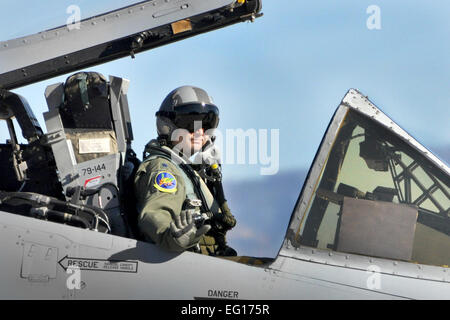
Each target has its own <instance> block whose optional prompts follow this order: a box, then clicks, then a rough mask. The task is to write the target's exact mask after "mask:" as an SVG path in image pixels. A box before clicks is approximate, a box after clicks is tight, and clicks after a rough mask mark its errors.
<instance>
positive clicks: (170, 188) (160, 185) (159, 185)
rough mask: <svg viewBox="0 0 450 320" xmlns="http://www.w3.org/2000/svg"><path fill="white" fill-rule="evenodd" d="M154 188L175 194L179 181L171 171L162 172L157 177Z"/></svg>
mask: <svg viewBox="0 0 450 320" xmlns="http://www.w3.org/2000/svg"><path fill="white" fill-rule="evenodd" d="M154 187H155V188H156V189H158V190H159V191H162V192H168V193H174V192H176V191H177V179H175V177H174V175H173V174H171V173H170V172H169V171H160V172H158V174H157V175H156V178H155V184H154Z"/></svg>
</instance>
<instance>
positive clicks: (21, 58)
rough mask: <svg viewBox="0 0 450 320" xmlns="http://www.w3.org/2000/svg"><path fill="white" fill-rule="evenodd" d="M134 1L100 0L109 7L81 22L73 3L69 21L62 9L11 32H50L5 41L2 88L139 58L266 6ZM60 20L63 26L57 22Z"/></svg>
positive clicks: (211, 0) (255, 1)
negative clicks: (135, 56)
mask: <svg viewBox="0 0 450 320" xmlns="http://www.w3.org/2000/svg"><path fill="white" fill-rule="evenodd" d="M131 2H132V1H125V0H122V1H113V2H111V3H110V4H108V5H107V4H106V1H100V3H103V4H104V6H101V5H100V4H96V5H95V6H93V5H89V7H90V8H91V9H90V10H88V13H89V14H90V15H94V16H92V17H90V18H86V19H82V20H81V21H79V20H77V18H83V17H84V15H83V16H81V14H80V17H78V14H79V13H81V10H82V7H80V6H77V5H73V6H70V5H69V6H67V8H66V9H67V10H66V21H64V18H63V17H64V14H63V15H61V14H60V13H57V14H56V16H52V17H49V18H48V21H47V20H45V19H42V18H39V19H36V20H35V22H33V23H32V24H31V26H32V27H30V29H29V30H28V29H25V30H24V31H19V33H17V34H16V33H14V31H12V32H11V33H10V34H8V33H7V34H6V35H7V36H13V37H15V36H17V35H19V36H20V35H22V34H24V33H28V31H30V32H36V30H39V29H38V28H39V27H42V28H43V29H42V30H46V31H42V32H39V33H34V34H31V35H26V36H23V37H20V38H14V39H11V40H7V41H2V42H0V89H8V90H9V89H14V88H17V87H20V86H24V85H27V84H30V83H34V82H37V81H40V80H44V79H48V78H51V77H55V76H57V75H60V74H64V73H68V72H71V71H75V70H79V69H81V68H86V67H89V66H93V65H97V64H100V63H104V62H107V61H111V60H115V59H118V58H121V57H125V56H128V55H131V56H134V54H136V53H138V52H141V51H144V50H148V49H152V48H155V47H158V46H161V45H164V44H167V43H171V42H174V41H178V40H181V39H184V38H187V37H191V36H194V35H197V34H200V33H203V32H207V31H211V30H214V29H217V28H221V27H224V26H227V25H230V24H234V23H237V22H241V21H246V20H253V19H254V18H255V17H257V16H258V12H259V11H260V9H261V1H260V0H208V1H204V0H182V1H180V0H169V1H167V0H165V1H159V0H152V1H142V2H137V3H135V4H131ZM108 3H109V2H108ZM124 5H125V7H122V8H120V9H114V8H117V6H124ZM33 6H34V5H33ZM25 7H26V6H25ZM33 8H34V10H38V12H43V14H44V16H45V15H46V14H48V13H49V12H50V11H51V12H54V9H53V7H51V9H49V8H50V5H48V6H46V7H44V8H40V7H39V6H35V7H33ZM111 9H113V11H111ZM17 10H20V9H17ZM102 10H106V12H104V11H102ZM58 12H59V11H58ZM67 12H69V13H67ZM100 13H101V14H100ZM35 14H36V13H35ZM44 20H45V21H44ZM6 21H8V19H6ZM53 21H54V22H53ZM61 22H62V25H60V26H59V27H55V26H54V24H56V23H58V24H60V23H61ZM8 24H9V27H8V28H9V29H15V28H14V27H15V24H18V22H17V21H9V23H8ZM48 28H50V29H48ZM19 30H22V29H20V28H19ZM2 38H4V36H3V33H2ZM2 40H3V39H2Z"/></svg>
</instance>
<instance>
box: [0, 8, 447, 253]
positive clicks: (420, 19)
mask: <svg viewBox="0 0 450 320" xmlns="http://www.w3.org/2000/svg"><path fill="white" fill-rule="evenodd" d="M130 2H131V1H125V0H122V1H115V2H114V4H117V6H120V5H123V4H128V3H130ZM23 3H24V1H14V2H13V1H11V7H10V8H11V9H12V10H7V11H8V16H4V15H5V14H6V13H5V12H6V10H5V11H4V12H3V13H0V30H1V31H0V39H1V40H6V39H8V37H10V35H14V36H22V35H24V34H22V33H27V32H29V31H30V30H31V32H35V31H37V29H36V28H39V26H42V27H44V28H50V27H55V26H57V25H61V24H64V23H65V20H66V19H67V17H68V14H67V13H66V12H65V10H66V8H67V6H69V5H70V4H78V5H79V6H80V8H81V14H82V18H86V17H87V16H88V15H90V14H97V13H99V12H100V11H101V8H102V6H103V5H104V4H105V3H108V4H109V5H111V3H112V2H106V1H103V0H102V1H96V2H93V1H59V2H58V4H57V6H56V7H55V5H54V2H51V3H52V5H51V7H52V10H51V13H50V14H48V16H49V17H48V18H45V15H44V14H43V12H44V11H43V10H44V9H43V8H48V7H49V6H47V5H49V3H50V1H38V2H36V1H35V2H33V4H30V1H27V2H26V10H25V11H24V12H21V10H20V9H17V6H20V5H23ZM93 3H95V5H94V4H93ZM370 5H377V6H379V8H380V10H381V11H380V12H381V29H380V30H369V29H368V28H367V26H366V21H367V19H368V18H369V16H370V15H369V14H367V13H366V9H367V8H368V7H369V6H370ZM111 6H112V5H111ZM111 8H112V7H111ZM13 9H16V10H13ZM11 12H16V15H18V14H19V13H22V17H19V16H16V15H11ZM449 12H450V2H449V1H446V0H441V1H437V0H435V1H425V0H421V1H418V0H415V1H414V0H413V1H411V0H409V1H403V0H397V1H392V0H390V1H388V0H385V1H376V0H371V1H362V0H354V1H350V0H340V1H336V0H321V1H292V0H265V1H263V13H264V16H263V17H262V18H260V19H257V20H256V21H255V22H254V23H241V24H237V25H234V26H231V27H227V28H224V29H221V30H217V31H214V32H211V33H207V34H203V35H200V36H197V37H194V38H191V39H187V40H184V41H181V42H177V43H174V44H171V45H168V46H164V47H161V48H157V49H155V50H152V51H148V52H145V53H141V54H138V55H137V56H136V58H135V59H131V58H124V59H121V60H118V61H114V62H111V63H108V64H105V65H102V66H97V67H93V68H90V69H89V70H95V71H98V72H101V73H103V74H104V75H106V76H107V75H116V76H121V77H125V78H127V79H129V80H130V81H131V84H130V90H129V102H130V111H131V117H132V121H133V130H134V135H135V141H134V149H135V151H136V152H137V153H138V155H141V154H142V150H143V147H144V145H145V143H146V142H147V141H148V140H149V139H150V138H152V137H154V136H155V134H156V129H155V120H154V113H155V112H156V111H157V109H158V107H159V105H160V103H161V101H162V99H163V98H164V97H165V96H166V95H167V93H169V92H170V91H171V90H172V89H173V88H175V87H177V86H181V85H185V84H191V85H196V86H199V87H202V88H204V89H206V90H207V91H208V92H209V93H210V95H211V96H212V97H213V98H214V100H215V102H216V104H217V105H218V106H219V108H220V112H221V117H220V118H221V120H220V125H219V127H220V128H222V129H223V130H225V129H238V128H242V129H244V130H247V129H256V130H257V129H267V130H270V129H279V133H280V155H279V158H280V166H279V168H280V172H279V175H278V176H279V177H281V176H283V179H284V178H285V177H288V178H289V174H287V175H286V173H288V172H294V171H295V172H300V171H302V172H304V170H307V168H308V167H309V166H310V164H311V161H312V160H313V157H314V155H315V152H316V149H317V147H318V144H319V143H320V141H321V138H322V135H323V133H324V130H325V129H326V127H327V125H328V122H329V120H330V117H331V116H332V114H333V112H334V110H335V109H336V107H337V106H338V104H339V102H340V100H341V99H342V97H343V96H344V95H345V93H346V92H347V90H348V89H349V88H356V89H359V90H360V91H361V92H362V93H364V94H365V95H368V96H369V98H370V99H371V100H372V101H373V102H374V103H375V104H376V105H377V106H378V107H380V108H381V109H382V110H383V111H384V112H385V113H387V114H388V115H389V116H390V117H392V118H393V119H394V121H396V122H397V123H398V124H399V125H400V126H401V127H403V128H404V129H405V130H406V131H408V132H409V133H410V134H411V135H412V136H414V137H415V138H416V139H417V140H418V141H419V142H421V143H422V144H424V145H425V146H426V147H427V148H429V149H431V150H432V151H434V152H435V153H436V155H437V156H438V157H440V158H441V159H443V160H445V161H447V163H448V162H449V149H450V126H449V119H450V42H449V41H448V39H449V36H450V19H449ZM53 18H55V19H57V22H55V24H52V23H50V21H56V20H53ZM17 19H20V20H21V21H27V23H26V24H23V27H20V28H11V27H8V28H7V26H11V25H14V23H13V22H14V21H16V20H17ZM21 32H22V33H21ZM67 76H68V75H64V76H61V77H58V78H54V79H51V80H48V81H44V82H41V83H37V84H34V85H31V86H28V87H24V88H20V89H17V90H15V92H17V93H19V94H21V95H23V96H25V97H26V98H27V99H28V101H29V103H30V105H31V106H32V107H33V110H34V112H35V113H36V116H37V117H38V119H39V121H40V123H41V125H43V126H44V122H43V118H42V112H44V111H46V108H47V107H46V104H45V100H44V90H45V87H46V86H47V85H49V84H52V83H55V82H61V81H64V80H65V78H66V77H67ZM5 135H6V130H5V129H4V128H3V127H0V138H1V140H3V139H4V138H3V137H4V136H5ZM223 170H224V175H225V179H226V180H228V181H230V183H232V185H233V186H234V188H237V189H238V186H239V185H242V186H243V188H242V192H249V191H245V190H246V189H245V188H247V189H248V184H250V185H251V184H253V183H258V181H259V182H260V183H267V182H268V181H269V182H270V181H271V180H270V179H273V181H275V180H276V179H277V176H274V177H272V178H270V177H262V176H261V175H260V174H259V172H260V166H259V165H227V164H225V165H224V169H223ZM292 177H293V178H292V179H293V180H294V181H291V185H293V186H294V187H293V188H297V190H296V192H297V193H298V192H300V189H301V185H302V182H303V181H302V179H303V178H302V175H301V174H297V175H292ZM236 183H237V184H236ZM230 185H231V184H230ZM269 186H270V183H269ZM236 192H237V191H236V190H233V192H231V193H233V194H236ZM261 192H263V191H261ZM266 192H270V190H268V191H266ZM262 197H264V195H262ZM281 197H282V195H280V198H279V199H278V198H276V199H273V201H274V202H275V203H276V202H277V201H279V202H282V201H283V206H282V207H283V212H282V213H277V212H272V213H269V212H266V213H265V214H268V215H270V214H272V215H277V214H280V215H281V216H282V217H283V219H281V218H280V219H279V220H280V221H279V222H278V223H279V224H280V226H281V227H280V230H285V228H286V227H287V223H288V219H289V216H290V213H291V211H292V208H293V206H294V204H295V200H296V197H292V196H290V199H289V200H288V201H284V200H283V199H282V198H281ZM235 198H236V199H237V197H235ZM236 201H237V200H236ZM240 201H243V200H240ZM230 205H231V208H232V209H233V203H232V202H231V201H230ZM234 207H235V208H237V211H238V212H237V213H236V215H237V217H238V221H239V218H240V217H241V221H243V223H242V224H241V230H240V229H239V228H237V229H236V231H235V235H233V236H231V239H234V240H235V242H236V243H240V242H239V241H238V240H240V239H241V238H239V237H240V236H241V235H242V234H244V233H245V232H244V227H245V228H247V229H248V228H253V229H254V230H256V234H258V237H259V238H258V239H261V237H262V232H260V233H258V231H257V230H258V228H260V230H265V229H264V228H266V226H262V225H258V223H264V221H265V220H264V219H259V217H258V216H257V213H256V211H258V210H259V209H258V205H257V204H255V212H239V210H240V208H241V209H242V210H243V208H244V205H241V204H239V203H235V204H234ZM245 210H246V211H248V210H249V208H248V205H247V206H245ZM281 220H282V221H281ZM267 223H269V222H267ZM270 223H273V221H272V220H271V221H270ZM252 224H253V225H252ZM247 229H245V230H247ZM239 232H241V234H239ZM280 232H281V231H280ZM266 233H267V232H265V234H266ZM278 233H279V232H278ZM278 233H277V235H276V236H270V235H266V237H265V240H264V241H266V242H264V241H263V240H261V241H259V242H258V241H255V246H254V247H251V248H248V247H245V248H244V247H242V248H243V249H244V252H243V253H244V254H254V255H268V256H271V255H274V254H276V251H277V250H278V248H279V247H280V245H281V239H282V236H283V235H279V234H278ZM246 235H247V236H248V233H246ZM233 237H234V238H233ZM242 237H243V236H242ZM264 243H266V244H267V243H275V244H274V245H272V246H271V247H270V248H269V249H266V250H265V249H264V248H268V247H267V246H266V245H264ZM258 244H259V246H260V247H258ZM238 249H241V248H239V247H238Z"/></svg>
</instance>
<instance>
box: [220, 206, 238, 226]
mask: <svg viewBox="0 0 450 320" xmlns="http://www.w3.org/2000/svg"><path fill="white" fill-rule="evenodd" d="M221 222H222V225H223V226H224V228H225V229H226V230H229V229H232V228H233V227H234V226H235V225H236V218H235V217H234V216H233V215H232V214H231V211H230V208H229V207H228V204H227V202H226V201H225V202H224V203H223V205H222V218H221Z"/></svg>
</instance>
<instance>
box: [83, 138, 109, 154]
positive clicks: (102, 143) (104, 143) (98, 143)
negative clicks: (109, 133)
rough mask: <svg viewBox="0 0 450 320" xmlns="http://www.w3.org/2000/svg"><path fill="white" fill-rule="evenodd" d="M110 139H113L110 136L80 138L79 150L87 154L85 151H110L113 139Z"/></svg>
mask: <svg viewBox="0 0 450 320" xmlns="http://www.w3.org/2000/svg"><path fill="white" fill-rule="evenodd" d="M110 140H111V139H110V138H100V139H79V140H78V146H79V148H78V149H79V150H78V152H79V153H80V154H85V153H109V152H110V145H111V141H110Z"/></svg>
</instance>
